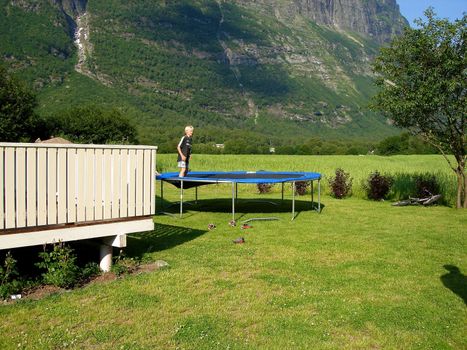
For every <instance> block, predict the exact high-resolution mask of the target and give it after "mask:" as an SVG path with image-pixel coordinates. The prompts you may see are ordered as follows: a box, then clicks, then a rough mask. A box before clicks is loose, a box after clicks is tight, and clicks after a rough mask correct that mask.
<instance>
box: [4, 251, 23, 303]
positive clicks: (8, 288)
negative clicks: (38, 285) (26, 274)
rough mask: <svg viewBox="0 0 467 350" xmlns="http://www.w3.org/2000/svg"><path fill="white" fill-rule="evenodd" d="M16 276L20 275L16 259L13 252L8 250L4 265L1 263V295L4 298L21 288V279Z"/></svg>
mask: <svg viewBox="0 0 467 350" xmlns="http://www.w3.org/2000/svg"><path fill="white" fill-rule="evenodd" d="M15 276H18V271H17V270H16V260H15V259H14V258H13V256H12V255H11V252H8V253H7V254H6V256H5V261H4V263H3V266H2V265H0V297H1V298H2V299H4V298H7V297H8V296H9V295H11V294H14V293H17V292H19V291H20V290H21V281H19V280H17V279H15V278H14V277H15Z"/></svg>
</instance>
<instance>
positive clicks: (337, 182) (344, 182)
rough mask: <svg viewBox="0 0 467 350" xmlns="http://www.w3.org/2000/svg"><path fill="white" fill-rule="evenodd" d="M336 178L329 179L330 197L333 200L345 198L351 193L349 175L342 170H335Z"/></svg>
mask: <svg viewBox="0 0 467 350" xmlns="http://www.w3.org/2000/svg"><path fill="white" fill-rule="evenodd" d="M335 174H336V176H335V177H331V178H330V179H329V180H328V182H329V187H330V188H331V196H333V197H334V198H338V199H342V198H345V197H347V196H348V195H350V194H351V192H352V181H353V179H352V178H351V177H350V174H349V173H346V172H345V171H344V170H343V169H341V168H337V169H336V173H335Z"/></svg>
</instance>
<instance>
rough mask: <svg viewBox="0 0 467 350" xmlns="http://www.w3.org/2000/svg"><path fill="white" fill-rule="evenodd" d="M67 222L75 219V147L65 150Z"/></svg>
mask: <svg viewBox="0 0 467 350" xmlns="http://www.w3.org/2000/svg"><path fill="white" fill-rule="evenodd" d="M67 179H68V181H67V189H66V192H67V222H68V223H72V222H75V221H76V188H77V184H76V149H72V148H71V149H68V150H67Z"/></svg>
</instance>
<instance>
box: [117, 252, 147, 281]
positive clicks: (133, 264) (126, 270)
mask: <svg viewBox="0 0 467 350" xmlns="http://www.w3.org/2000/svg"><path fill="white" fill-rule="evenodd" d="M139 265H140V262H139V260H137V259H135V258H127V257H126V256H125V254H124V253H123V251H122V250H120V254H119V255H118V256H116V257H115V258H114V263H113V265H112V267H111V269H110V271H112V272H113V273H115V274H116V275H117V276H121V275H125V274H130V273H132V272H134V271H135V270H136V269H137V268H138V266H139Z"/></svg>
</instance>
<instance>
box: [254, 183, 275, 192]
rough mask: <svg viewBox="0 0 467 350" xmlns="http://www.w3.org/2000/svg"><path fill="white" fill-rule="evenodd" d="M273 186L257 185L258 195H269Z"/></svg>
mask: <svg viewBox="0 0 467 350" xmlns="http://www.w3.org/2000/svg"><path fill="white" fill-rule="evenodd" d="M273 186H274V184H257V187H258V192H259V193H260V194H264V193H269V192H271V190H272V188H273Z"/></svg>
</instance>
